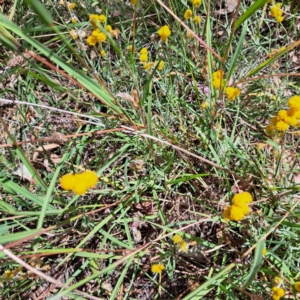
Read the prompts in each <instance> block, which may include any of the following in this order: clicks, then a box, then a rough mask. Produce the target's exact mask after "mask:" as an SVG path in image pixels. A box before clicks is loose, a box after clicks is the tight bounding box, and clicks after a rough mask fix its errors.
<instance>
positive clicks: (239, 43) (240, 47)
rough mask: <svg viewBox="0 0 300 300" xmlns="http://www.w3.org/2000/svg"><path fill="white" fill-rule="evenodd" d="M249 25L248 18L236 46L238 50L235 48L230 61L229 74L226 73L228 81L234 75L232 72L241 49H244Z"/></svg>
mask: <svg viewBox="0 0 300 300" xmlns="http://www.w3.org/2000/svg"><path fill="white" fill-rule="evenodd" d="M247 27H248V22H247V20H246V22H245V23H244V26H243V30H242V33H241V36H240V39H239V42H238V44H237V46H236V50H235V52H234V55H233V57H232V59H231V61H230V65H229V68H228V71H227V75H226V76H227V77H226V81H228V80H229V79H230V77H231V75H232V72H233V71H234V69H235V67H236V66H237V65H236V62H237V59H238V58H239V56H240V54H241V51H242V49H243V42H244V39H245V35H246V32H247Z"/></svg>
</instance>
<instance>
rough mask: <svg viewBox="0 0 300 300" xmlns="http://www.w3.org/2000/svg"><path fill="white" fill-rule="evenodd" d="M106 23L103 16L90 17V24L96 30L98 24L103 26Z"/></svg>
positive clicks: (92, 15)
mask: <svg viewBox="0 0 300 300" xmlns="http://www.w3.org/2000/svg"><path fill="white" fill-rule="evenodd" d="M105 22H106V17H105V16H104V15H94V14H91V15H90V24H91V25H92V26H93V27H94V28H95V29H96V28H98V24H99V23H102V24H104V23H105Z"/></svg>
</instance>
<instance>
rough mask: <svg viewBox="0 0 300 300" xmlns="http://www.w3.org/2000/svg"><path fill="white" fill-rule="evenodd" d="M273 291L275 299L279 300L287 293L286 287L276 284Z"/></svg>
mask: <svg viewBox="0 0 300 300" xmlns="http://www.w3.org/2000/svg"><path fill="white" fill-rule="evenodd" d="M272 291H273V299H274V300H279V299H280V298H282V297H283V296H284V295H285V292H284V289H282V288H279V287H277V286H274V287H273V288H272Z"/></svg>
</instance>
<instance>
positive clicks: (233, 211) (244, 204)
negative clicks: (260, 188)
mask: <svg viewBox="0 0 300 300" xmlns="http://www.w3.org/2000/svg"><path fill="white" fill-rule="evenodd" d="M232 201H233V205H230V206H229V207H227V208H226V209H225V210H224V212H223V217H224V219H225V220H231V221H241V220H242V219H243V218H244V216H245V215H248V214H249V203H251V202H252V196H251V194H250V193H248V192H242V193H239V194H236V195H234V197H233V199H232Z"/></svg>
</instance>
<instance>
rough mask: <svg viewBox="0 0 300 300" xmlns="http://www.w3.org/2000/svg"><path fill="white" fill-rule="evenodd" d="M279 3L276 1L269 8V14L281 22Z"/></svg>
mask: <svg viewBox="0 0 300 300" xmlns="http://www.w3.org/2000/svg"><path fill="white" fill-rule="evenodd" d="M280 7H281V3H277V4H275V5H273V6H272V7H271V8H270V14H271V16H272V17H273V18H274V19H275V20H276V22H278V23H281V22H282V21H283V19H284V17H283V16H282V13H283V12H282V9H281V8H280Z"/></svg>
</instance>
